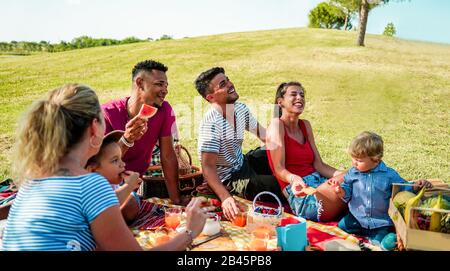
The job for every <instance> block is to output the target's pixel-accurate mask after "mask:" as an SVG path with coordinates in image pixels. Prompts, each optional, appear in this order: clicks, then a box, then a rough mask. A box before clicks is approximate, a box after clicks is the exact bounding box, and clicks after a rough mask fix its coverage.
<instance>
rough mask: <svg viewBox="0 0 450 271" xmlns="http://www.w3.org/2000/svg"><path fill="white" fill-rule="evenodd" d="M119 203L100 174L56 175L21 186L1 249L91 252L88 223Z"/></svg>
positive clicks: (92, 244)
mask: <svg viewBox="0 0 450 271" xmlns="http://www.w3.org/2000/svg"><path fill="white" fill-rule="evenodd" d="M118 204H119V201H118V199H117V196H116V194H115V193H114V191H113V189H112V188H111V185H110V184H109V183H108V181H107V180H106V179H105V178H104V177H103V176H101V175H99V174H97V173H90V174H86V175H81V176H67V177H66V176H64V177H63V176H55V177H49V178H44V179H36V180H32V181H28V182H26V183H24V184H23V185H22V186H21V187H20V189H19V192H18V194H17V197H16V200H15V201H14V203H13V205H12V207H11V210H10V213H9V216H8V220H7V222H6V228H5V231H4V236H3V249H4V250H52V251H56V250H83V251H85V250H93V249H95V248H96V243H95V240H94V237H93V236H92V232H91V229H90V224H91V223H92V222H93V221H94V220H95V218H96V217H97V216H98V215H100V214H101V213H102V212H103V211H105V210H106V209H107V208H109V207H111V206H114V205H118Z"/></svg>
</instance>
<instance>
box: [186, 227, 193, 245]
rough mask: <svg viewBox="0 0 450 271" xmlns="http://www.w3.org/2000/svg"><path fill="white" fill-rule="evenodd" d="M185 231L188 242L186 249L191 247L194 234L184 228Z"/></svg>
mask: <svg viewBox="0 0 450 271" xmlns="http://www.w3.org/2000/svg"><path fill="white" fill-rule="evenodd" d="M185 233H186V234H187V235H188V236H189V243H188V245H187V248H186V249H187V250H191V249H192V242H193V241H194V234H193V232H192V230H189V229H186V231H185Z"/></svg>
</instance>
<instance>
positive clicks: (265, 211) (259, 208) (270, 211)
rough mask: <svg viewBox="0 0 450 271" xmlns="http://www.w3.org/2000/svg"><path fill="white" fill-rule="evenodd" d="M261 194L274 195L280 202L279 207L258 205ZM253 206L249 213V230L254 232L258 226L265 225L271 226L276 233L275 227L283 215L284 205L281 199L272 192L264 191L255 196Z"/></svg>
mask: <svg viewBox="0 0 450 271" xmlns="http://www.w3.org/2000/svg"><path fill="white" fill-rule="evenodd" d="M261 195H270V196H272V197H274V198H275V199H276V201H277V202H278V208H272V207H268V206H264V205H257V204H256V201H257V199H258V198H259V197H260V196H261ZM252 207H253V208H250V209H249V210H248V213H247V231H248V232H252V231H253V230H254V229H255V228H256V227H259V226H265V227H268V228H270V230H271V232H272V233H275V228H276V227H277V226H278V224H279V223H280V220H281V218H282V217H283V205H282V204H281V201H280V199H279V198H278V197H277V196H276V195H275V194H273V193H272V192H268V191H264V192H261V193H259V194H258V195H256V196H255V198H254V199H253V206H252Z"/></svg>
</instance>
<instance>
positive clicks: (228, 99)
mask: <svg viewBox="0 0 450 271" xmlns="http://www.w3.org/2000/svg"><path fill="white" fill-rule="evenodd" d="M238 99H239V95H238V94H237V93H236V96H234V97H230V96H228V97H227V104H232V103H234V102H236V101H237V100H238Z"/></svg>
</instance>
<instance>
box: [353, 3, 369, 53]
mask: <svg viewBox="0 0 450 271" xmlns="http://www.w3.org/2000/svg"><path fill="white" fill-rule="evenodd" d="M368 17H369V3H368V1H367V0H362V1H361V6H360V7H359V26H358V40H357V41H356V45H358V46H364V37H365V35H366V27H367V18H368Z"/></svg>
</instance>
